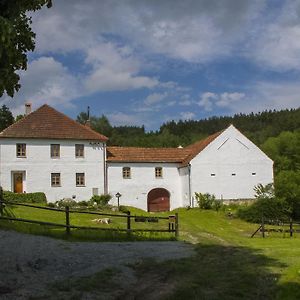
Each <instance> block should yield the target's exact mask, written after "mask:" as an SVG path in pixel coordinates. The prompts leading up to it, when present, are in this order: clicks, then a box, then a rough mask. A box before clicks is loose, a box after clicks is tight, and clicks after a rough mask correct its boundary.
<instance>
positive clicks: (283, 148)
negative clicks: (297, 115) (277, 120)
mask: <svg viewBox="0 0 300 300" xmlns="http://www.w3.org/2000/svg"><path fill="white" fill-rule="evenodd" d="M262 149H263V150H264V151H265V152H266V153H267V154H268V155H269V156H270V157H271V158H272V159H273V160H274V167H275V175H277V174H278V173H279V172H281V171H286V170H291V171H296V170H300V131H295V132H287V131H286V132H282V133H281V134H280V135H279V136H278V137H270V138H269V139H267V140H266V142H265V143H264V144H263V145H262Z"/></svg>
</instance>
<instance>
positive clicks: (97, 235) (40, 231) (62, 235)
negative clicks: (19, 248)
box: [0, 220, 176, 242]
mask: <svg viewBox="0 0 300 300" xmlns="http://www.w3.org/2000/svg"><path fill="white" fill-rule="evenodd" d="M0 229H5V230H14V231H17V232H21V233H27V234H33V235H41V236H48V237H52V238H56V239H62V240H66V241H70V242H123V241H124V242H128V241H174V240H176V239H175V237H174V234H172V233H160V232H132V233H130V234H128V233H127V232H124V231H118V230H110V231H106V230H85V229H71V233H70V234H66V231H65V229H62V228H61V227H54V226H45V225H38V224H28V223H22V222H17V221H7V220H0Z"/></svg>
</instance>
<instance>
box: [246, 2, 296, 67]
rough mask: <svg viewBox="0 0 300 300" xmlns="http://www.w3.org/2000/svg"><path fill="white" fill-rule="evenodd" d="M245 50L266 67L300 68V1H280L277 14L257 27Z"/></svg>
mask: <svg viewBox="0 0 300 300" xmlns="http://www.w3.org/2000/svg"><path fill="white" fill-rule="evenodd" d="M248 51H249V56H250V57H253V58H254V60H256V61H257V62H258V63H259V64H262V65H264V66H265V67H267V68H271V69H274V70H276V71H286V70H300V60H299V57H300V2H299V1H283V2H282V8H281V10H280V11H279V14H277V15H275V17H274V18H273V19H272V21H271V22H269V20H268V19H267V20H266V21H265V22H264V23H262V24H261V26H260V27H258V28H257V32H255V35H254V36H253V39H252V41H251V42H250V43H249V50H248Z"/></svg>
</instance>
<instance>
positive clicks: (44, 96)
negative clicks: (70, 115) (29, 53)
mask: <svg viewBox="0 0 300 300" xmlns="http://www.w3.org/2000/svg"><path fill="white" fill-rule="evenodd" d="M20 77H21V81H20V82H21V85H22V88H21V92H19V93H16V94H15V96H14V98H13V99H11V98H10V97H4V98H1V102H2V103H6V104H7V105H8V106H9V107H10V108H11V110H12V111H13V113H14V114H21V113H24V107H23V106H24V102H26V101H29V102H31V103H32V104H33V106H34V107H35V108H37V107H39V106H40V105H42V104H44V103H49V104H51V105H57V104H61V105H63V106H70V105H71V101H72V100H73V99H75V98H77V97H80V95H81V93H80V90H81V89H80V80H78V79H77V78H75V77H74V76H72V75H71V74H70V72H69V70H68V69H67V68H65V67H64V66H63V65H62V64H61V63H60V62H58V61H56V60H55V59H54V58H52V57H40V58H39V59H37V60H34V61H32V62H31V63H30V64H29V65H28V69H27V71H26V72H25V71H22V72H20Z"/></svg>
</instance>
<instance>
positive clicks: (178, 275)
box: [124, 244, 300, 300]
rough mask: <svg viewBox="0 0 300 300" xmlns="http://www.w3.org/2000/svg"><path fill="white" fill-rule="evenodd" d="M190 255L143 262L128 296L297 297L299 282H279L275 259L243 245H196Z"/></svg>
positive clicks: (140, 297) (138, 267)
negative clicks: (188, 256)
mask: <svg viewBox="0 0 300 300" xmlns="http://www.w3.org/2000/svg"><path fill="white" fill-rule="evenodd" d="M195 250H196V255H195V256H193V257H191V258H185V259H180V260H172V261H168V262H164V263H156V262H153V261H147V262H142V263H141V264H138V265H135V266H134V267H133V268H134V269H135V271H136V273H137V278H139V279H138V283H137V284H136V287H137V288H136V289H134V290H132V291H131V292H129V293H127V294H126V295H124V296H125V297H128V299H131V298H130V297H132V298H133V299H143V300H146V299H154V298H156V299H172V300H173V299H209V300H211V299H300V285H299V284H296V283H290V284H278V280H279V276H280V275H279V274H278V272H279V270H280V268H284V267H286V266H285V265H284V264H282V263H279V262H278V261H276V260H274V259H272V258H269V257H266V256H264V255H262V254H260V253H259V252H258V251H255V250H252V249H248V248H244V247H230V246H221V245H201V244H198V245H196V246H195Z"/></svg>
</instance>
